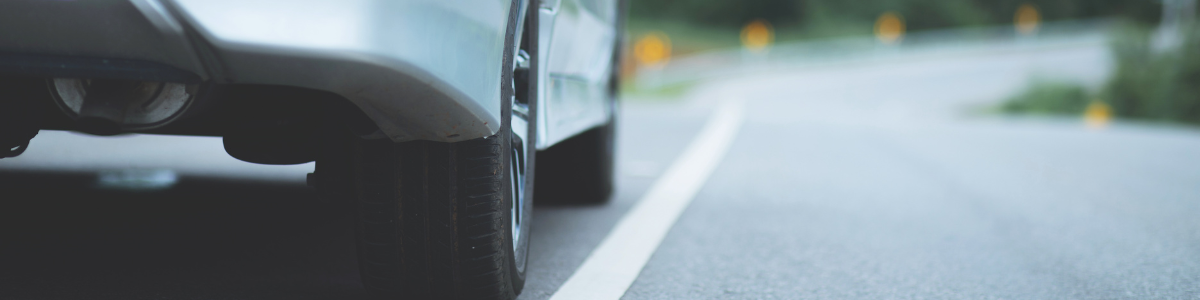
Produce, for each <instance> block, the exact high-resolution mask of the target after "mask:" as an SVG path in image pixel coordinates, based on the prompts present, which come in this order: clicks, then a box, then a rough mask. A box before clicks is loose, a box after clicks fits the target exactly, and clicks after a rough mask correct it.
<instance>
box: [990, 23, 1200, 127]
mask: <svg viewBox="0 0 1200 300" xmlns="http://www.w3.org/2000/svg"><path fill="white" fill-rule="evenodd" d="M1151 35H1152V33H1151V30H1150V29H1149V28H1147V27H1140V26H1137V25H1132V24H1130V25H1126V26H1124V27H1122V28H1121V29H1119V30H1117V31H1116V32H1115V33H1114V35H1113V40H1112V45H1111V47H1112V49H1113V53H1114V54H1115V55H1114V56H1115V58H1116V64H1115V65H1116V70H1115V72H1114V74H1113V76H1112V78H1110V79H1109V81H1108V83H1107V84H1106V85H1105V86H1104V88H1103V89H1102V90H1101V91H1099V92H1097V93H1088V92H1087V91H1085V89H1084V88H1082V87H1080V86H1078V85H1073V84H1068V83H1054V82H1049V83H1048V82H1035V83H1034V84H1032V85H1030V86H1029V87H1028V88H1027V89H1026V90H1025V91H1023V92H1021V93H1020V94H1018V95H1016V96H1014V97H1013V98H1011V99H1009V100H1008V101H1007V102H1005V103H1004V104H1002V105H1001V106H1000V107H999V108H1000V109H999V110H1000V111H1003V112H1007V113H1017V114H1062V115H1072V114H1079V113H1082V112H1083V110H1084V108H1085V107H1086V106H1087V104H1088V103H1089V102H1090V101H1092V100H1098V101H1102V102H1104V103H1107V104H1109V105H1110V106H1111V107H1112V110H1113V113H1114V114H1115V115H1116V116H1117V117H1119V118H1125V119H1136V120H1148V121H1156V122H1166V123H1183V124H1192V125H1200V56H1198V55H1196V53H1200V27H1198V28H1194V29H1192V30H1190V31H1189V32H1187V33H1186V34H1185V35H1184V37H1185V38H1184V39H1183V40H1184V41H1183V42H1182V44H1181V45H1180V46H1179V47H1177V48H1173V49H1164V50H1155V49H1153V47H1152V46H1151V42H1150V41H1151Z"/></svg>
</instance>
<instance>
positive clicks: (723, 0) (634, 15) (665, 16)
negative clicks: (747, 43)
mask: <svg viewBox="0 0 1200 300" xmlns="http://www.w3.org/2000/svg"><path fill="white" fill-rule="evenodd" d="M1022 4H1032V5H1034V6H1035V7H1037V8H1038V11H1039V13H1040V17H1041V18H1042V20H1043V21H1057V20H1066V19H1089V18H1103V17H1121V18H1124V19H1128V20H1132V21H1134V22H1137V23H1141V24H1154V23H1156V22H1158V15H1159V13H1160V10H1161V9H1162V7H1161V3H1160V1H1149V0H855V1H845V0H744V1H728V0H636V1H631V7H630V20H629V23H628V27H627V28H628V33H629V34H630V35H629V36H630V37H634V38H636V37H638V36H641V35H642V34H644V33H646V32H649V31H661V32H665V33H666V34H667V35H668V36H670V37H671V41H672V43H673V44H674V47H673V50H674V51H673V52H674V53H675V54H676V55H681V54H686V53H690V52H697V51H705V50H711V49H719V48H731V47H737V46H738V45H739V38H738V33H739V30H740V29H741V27H742V26H744V25H746V24H747V23H749V22H751V21H753V20H759V19H761V20H765V21H767V22H768V23H769V24H771V25H772V27H774V29H775V39H776V41H778V42H787V41H796V40H806V39H822V38H832V37H844V36H861V35H870V34H872V32H873V30H874V29H873V28H874V24H875V20H876V19H877V18H879V16H880V15H882V14H883V13H885V12H892V13H895V14H897V15H899V16H900V17H901V18H903V20H904V23H905V28H906V29H907V31H920V30H928V29H941V28H955V27H978V26H994V25H1007V24H1012V22H1013V14H1014V12H1015V11H1016V9H1017V7H1019V6H1021V5H1022Z"/></svg>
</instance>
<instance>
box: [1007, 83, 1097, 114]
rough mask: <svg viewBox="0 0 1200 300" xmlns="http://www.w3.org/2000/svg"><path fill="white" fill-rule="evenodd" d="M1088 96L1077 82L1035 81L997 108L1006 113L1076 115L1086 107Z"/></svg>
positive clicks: (1088, 100) (1089, 100)
mask: <svg viewBox="0 0 1200 300" xmlns="http://www.w3.org/2000/svg"><path fill="white" fill-rule="evenodd" d="M1090 98H1091V97H1090V96H1089V95H1088V92H1087V90H1086V89H1084V87H1083V86H1080V85H1078V84H1073V83H1066V82H1047V81H1037V82H1034V83H1033V84H1032V85H1031V86H1030V87H1029V88H1028V89H1026V90H1025V91H1023V92H1021V93H1020V94H1018V95H1016V96H1014V97H1012V98H1010V99H1008V101H1005V102H1004V103H1003V104H1001V105H1000V107H999V110H1000V111H1001V112H1006V113H1025V114H1042V115H1058V114H1066V115H1078V114H1081V113H1083V110H1084V109H1085V108H1087V105H1088V103H1089V102H1091V99H1090Z"/></svg>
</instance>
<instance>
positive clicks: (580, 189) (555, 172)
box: [534, 118, 616, 205]
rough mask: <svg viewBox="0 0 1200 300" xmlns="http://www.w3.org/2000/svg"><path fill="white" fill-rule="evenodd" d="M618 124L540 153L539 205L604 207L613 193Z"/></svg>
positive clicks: (609, 123) (563, 142) (536, 192)
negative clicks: (599, 205) (597, 205)
mask: <svg viewBox="0 0 1200 300" xmlns="http://www.w3.org/2000/svg"><path fill="white" fill-rule="evenodd" d="M615 133H616V121H615V118H614V119H610V120H609V121H608V123H607V124H604V125H603V126H600V127H597V128H593V129H591V130H588V131H585V132H584V133H581V134H579V135H577V136H574V137H571V138H569V139H567V140H565V141H562V142H559V143H558V144H556V145H554V146H552V147H550V148H549V149H546V150H543V151H538V154H537V159H538V164H537V171H536V172H535V173H536V174H537V184H536V185H537V189H536V190H534V195H535V196H534V198H537V199H538V203H539V204H567V205H580V204H601V203H605V202H608V199H609V198H611V196H612V191H613V164H614V163H613V157H614V151H615V143H614V139H615V136H616V134H615Z"/></svg>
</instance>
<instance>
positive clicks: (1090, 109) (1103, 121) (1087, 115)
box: [1083, 101, 1112, 128]
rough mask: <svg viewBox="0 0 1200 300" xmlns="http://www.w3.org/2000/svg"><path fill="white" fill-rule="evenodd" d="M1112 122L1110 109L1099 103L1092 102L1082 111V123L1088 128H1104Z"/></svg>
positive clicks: (1105, 104)
mask: <svg viewBox="0 0 1200 300" xmlns="http://www.w3.org/2000/svg"><path fill="white" fill-rule="evenodd" d="M1110 120H1112V107H1109V106H1108V104H1107V103H1104V102H1101V101H1092V103H1089V104H1088V106H1087V109H1084V111H1083V123H1084V124H1085V125H1087V127H1088V128H1104V127H1105V126H1107V125H1108V122H1109V121H1110Z"/></svg>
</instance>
